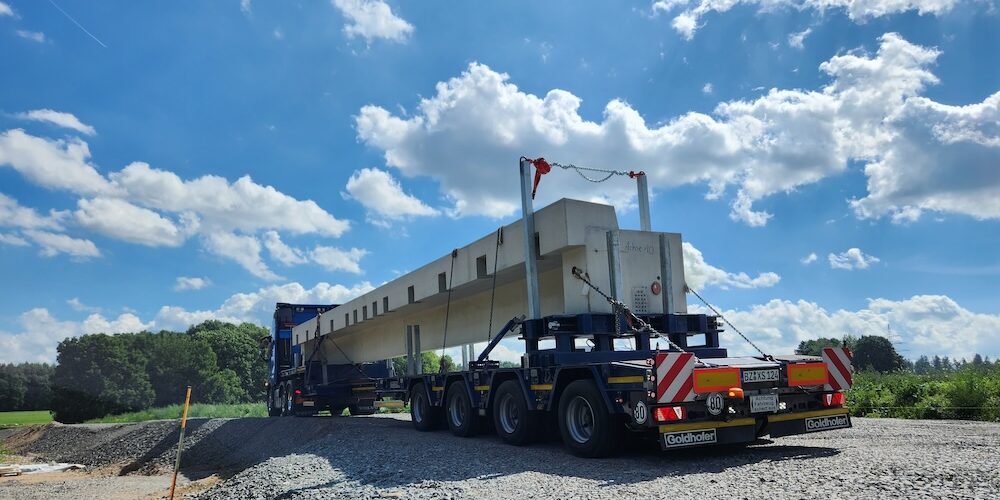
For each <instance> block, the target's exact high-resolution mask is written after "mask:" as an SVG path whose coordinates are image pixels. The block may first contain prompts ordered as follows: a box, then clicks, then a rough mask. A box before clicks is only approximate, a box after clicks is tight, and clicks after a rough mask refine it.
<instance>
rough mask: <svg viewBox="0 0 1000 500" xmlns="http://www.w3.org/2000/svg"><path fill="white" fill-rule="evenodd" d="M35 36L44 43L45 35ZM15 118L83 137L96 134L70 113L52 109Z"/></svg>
mask: <svg viewBox="0 0 1000 500" xmlns="http://www.w3.org/2000/svg"><path fill="white" fill-rule="evenodd" d="M18 34H20V32H18ZM37 35H40V36H41V38H40V39H35V41H38V42H44V41H45V35H43V34H41V33H37ZM22 36H24V35H22ZM33 39H34V38H33ZM17 117H18V118H21V119H24V120H32V121H36V122H47V123H51V124H53V125H56V126H59V127H63V128H68V129H71V130H75V131H77V132H79V133H81V134H84V135H95V134H97V130H96V129H94V127H91V126H90V125H87V124H86V123H83V122H82V121H80V119H79V118H77V117H76V116H75V115H73V114H72V113H65V112H62V111H55V110H52V109H34V110H31V111H28V112H25V113H18V114H17Z"/></svg>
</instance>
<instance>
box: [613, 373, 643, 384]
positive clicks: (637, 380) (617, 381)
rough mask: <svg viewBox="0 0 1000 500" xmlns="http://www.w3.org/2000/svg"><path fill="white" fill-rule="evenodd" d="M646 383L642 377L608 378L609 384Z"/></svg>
mask: <svg viewBox="0 0 1000 500" xmlns="http://www.w3.org/2000/svg"><path fill="white" fill-rule="evenodd" d="M644 381H645V379H644V378H642V376H641V375H634V376H628V377H608V383H609V384H641V383H643V382H644Z"/></svg>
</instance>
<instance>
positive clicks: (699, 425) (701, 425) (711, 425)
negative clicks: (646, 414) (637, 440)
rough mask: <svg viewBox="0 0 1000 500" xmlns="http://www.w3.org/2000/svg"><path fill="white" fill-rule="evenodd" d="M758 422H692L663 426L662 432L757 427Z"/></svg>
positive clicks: (740, 420)
mask: <svg viewBox="0 0 1000 500" xmlns="http://www.w3.org/2000/svg"><path fill="white" fill-rule="evenodd" d="M756 423H757V421H756V420H754V419H752V418H737V419H736V420H730V421H728V422H714V421H711V420H710V421H706V422H691V423H689V424H670V425H661V426H660V432H675V431H690V430H695V429H719V428H722V427H742V426H745V425H756Z"/></svg>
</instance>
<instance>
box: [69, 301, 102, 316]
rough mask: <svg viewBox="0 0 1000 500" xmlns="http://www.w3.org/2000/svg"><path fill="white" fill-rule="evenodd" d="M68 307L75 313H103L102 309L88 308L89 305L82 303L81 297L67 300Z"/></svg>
mask: <svg viewBox="0 0 1000 500" xmlns="http://www.w3.org/2000/svg"><path fill="white" fill-rule="evenodd" d="M66 305H68V306H69V307H70V308H71V309H73V310H74V311H78V312H93V313H99V312H101V308H100V307H92V306H88V305H87V304H84V303H83V302H81V301H80V298H79V297H73V298H72V299H69V300H67V301H66Z"/></svg>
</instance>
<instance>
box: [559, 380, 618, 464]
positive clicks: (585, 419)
mask: <svg viewBox="0 0 1000 500" xmlns="http://www.w3.org/2000/svg"><path fill="white" fill-rule="evenodd" d="M624 427H625V426H624V423H623V422H622V420H621V418H616V416H615V415H613V414H611V413H609V412H608V410H607V407H605V406H604V399H603V398H602V397H601V393H600V391H598V390H597V385H595V384H594V381H592V380H576V381H574V382H571V383H570V384H569V385H568V386H566V390H564V391H563V393H562V396H560V398H559V434H560V435H562V440H563V444H564V445H565V446H566V448H567V449H569V451H570V452H571V453H573V454H574V455H576V456H578V457H588V458H593V457H606V456H608V455H613V454H615V453H617V452H618V451H619V450H620V449H621V445H622V437H623V436H622V431H623V430H624Z"/></svg>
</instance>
